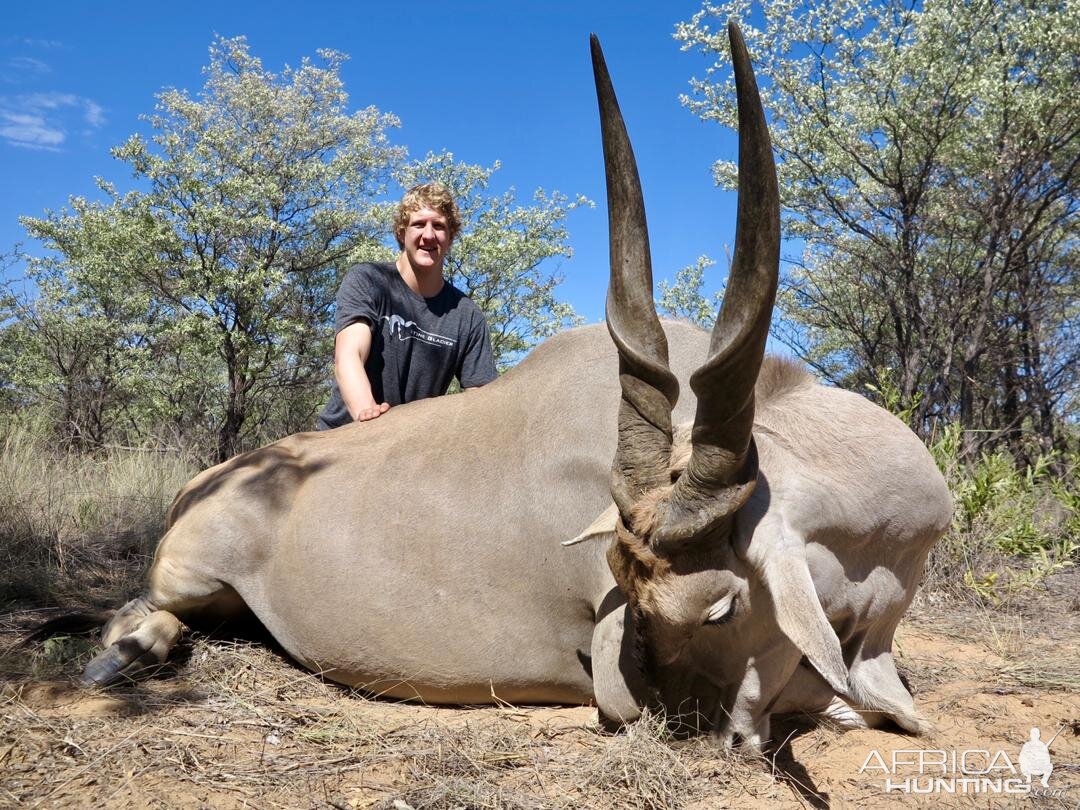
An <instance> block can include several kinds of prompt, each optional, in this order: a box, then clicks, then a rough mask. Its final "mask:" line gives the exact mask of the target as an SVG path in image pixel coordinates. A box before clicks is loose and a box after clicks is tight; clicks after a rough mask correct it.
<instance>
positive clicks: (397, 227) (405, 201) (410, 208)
mask: <svg viewBox="0 0 1080 810" xmlns="http://www.w3.org/2000/svg"><path fill="white" fill-rule="evenodd" d="M421 208H430V209H431V210H432V211H438V212H439V213H440V214H442V215H443V216H444V217H446V227H447V228H448V229H449V233H450V241H451V242H453V241H454V237H455V236H457V235H458V231H460V230H461V212H460V211H459V210H458V207H457V203H455V202H454V197H453V195H452V194H451V193H450V189H448V188H447V187H446V186H444V185H443V184H442V183H421V184H420V185H418V186H413V187H412V188H410V189H409V190H408V191H406V192H405V196H404V197H402V198H401V202H400V203H398V209H397V216H395V217H394V238H395V239H397V243H398V247H399V248H404V247H405V228H407V227H408V225H409V217H410V216H412V214H413V213H414V212H415V211H419V210H420V209H421Z"/></svg>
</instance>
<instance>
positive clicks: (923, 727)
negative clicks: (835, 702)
mask: <svg viewBox="0 0 1080 810" xmlns="http://www.w3.org/2000/svg"><path fill="white" fill-rule="evenodd" d="M894 630H895V627H892V628H889V629H888V632H887V633H879V634H877V635H876V637H871V636H869V634H868V635H867V637H866V638H864V639H861V640H853V641H855V642H856V644H857V646H856V648H855V650H854V655H853V656H852V657H851V664H850V671H851V675H850V683H851V691H852V693H853V694H854V696H855V697H856V698H858V701H859V706H858V708H859V709H861V710H863V711H860V712H859V714H860V715H862V717H863V719H864V720H866V722H867V724H868V725H870V726H871V727H877V726H880V725H881V724H882V723H883V722H884V721H885V720H892V721H893V722H894V723H896V725H898V726H900V728H902V729H904V730H905V731H909V732H911V733H912V734H916V735H921V734H928V733H929V732H931V731H932V730H933V726H932V725H931V723H930V722H929V721H928V720H927V719H926V718H924V717H923V716H922V715H921V714H919V712H918V710H917V709H916V708H915V701H914V699H913V698H912V697H911V693H910V692H909V691H908V690H907V687H905V686H904V684H903V682H902V681H901V680H900V675H899V674H898V673H897V671H896V661H895V660H894V659H893V655H892V637H893V632H894ZM847 646H848V645H845V648H847ZM844 653H845V657H847V655H848V649H845V650H844Z"/></svg>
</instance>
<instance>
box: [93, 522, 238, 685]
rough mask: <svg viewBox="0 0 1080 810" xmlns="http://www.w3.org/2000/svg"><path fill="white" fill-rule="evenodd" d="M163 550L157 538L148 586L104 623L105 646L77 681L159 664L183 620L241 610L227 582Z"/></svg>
mask: <svg viewBox="0 0 1080 810" xmlns="http://www.w3.org/2000/svg"><path fill="white" fill-rule="evenodd" d="M166 539H168V537H166ZM167 552H168V546H167V545H166V542H165V541H163V542H162V545H161V548H160V549H159V550H158V556H157V559H155V561H154V565H153V567H152V568H151V569H150V586H149V587H148V588H147V590H146V591H145V592H144V593H143V594H142V595H141V596H139V597H137V598H135V599H132V600H131V601H130V602H128V603H127V604H126V605H124V606H123V607H122V608H120V610H118V611H117V613H116V615H115V616H113V618H112V619H111V620H110V621H109V623H108V624H106V625H105V629H104V630H103V631H102V637H101V641H102V645H103V646H104V647H105V649H104V650H103V651H102V652H100V653H98V654H97V655H96V656H94V658H93V659H92V660H91V661H90V663H88V664H87V665H86V668H85V669H84V670H83V674H82V678H81V679H80V682H81V683H82V684H83V685H85V686H107V685H108V684H111V683H115V682H117V681H119V680H124V679H131V678H134V677H136V676H137V675H139V674H142V673H144V672H146V670H148V669H150V668H153V667H156V666H160V665H161V664H163V663H165V660H166V658H168V655H169V653H170V652H171V651H172V649H173V647H174V646H176V642H178V641H179V640H180V637H181V635H182V634H183V631H184V622H185V621H187V620H190V619H192V618H195V617H199V618H209V617H212V618H215V619H220V620H224V619H230V618H237V617H239V616H243V615H246V614H247V612H248V611H247V607H246V605H245V604H244V602H243V600H242V599H241V598H240V596H239V594H237V593H236V591H235V590H233V589H232V587H231V586H229V585H228V584H226V583H224V582H222V581H221V580H220V579H217V578H216V577H213V576H210V575H209V574H208V573H207V572H206V571H205V569H204V567H203V566H202V565H199V564H198V563H189V562H187V561H182V560H178V559H177V555H175V554H169V553H167ZM182 556H184V557H186V558H187V559H188V560H191V559H192V558H193V555H182ZM195 559H197V558H195Z"/></svg>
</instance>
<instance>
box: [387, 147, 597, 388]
mask: <svg viewBox="0 0 1080 810" xmlns="http://www.w3.org/2000/svg"><path fill="white" fill-rule="evenodd" d="M499 166H500V164H499V162H498V161H496V162H495V164H494V165H493V166H491V167H490V168H484V167H483V166H475V165H471V164H468V163H461V162H457V161H455V160H454V156H453V154H451V153H449V152H444V153H442V154H438V155H435V154H428V156H427V157H426V158H425V159H424V160H421V161H417V162H414V163H411V164H408V165H406V166H404V167H402V168H401V169H400V170H399V172H398V174H397V177H398V181H399V182H400V184H401V185H402V186H403V187H405V188H409V187H411V186H413V185H415V184H417V183H421V182H440V183H442V184H444V185H445V186H446V187H447V188H449V189H450V191H451V193H453V195H454V198H455V200H456V201H457V204H458V207H459V208H460V209H461V217H462V222H463V225H462V230H461V233H460V234H459V235H458V236H457V238H456V239H455V240H454V245H453V247H452V248H451V250H450V254H449V255H448V256H447V258H446V261H445V263H444V266H443V270H444V273H445V275H446V277H447V278H448V279H449V280H450V281H451V283H453V284H454V285H456V286H457V287H458V288H460V289H461V290H462V291H464V292H465V293H466V294H467V295H468V296H469V297H470V298H472V300H473V301H475V302H476V304H477V305H478V306H479V307H480V309H481V310H483V312H484V315H485V317H486V318H487V322H488V330H489V331H490V333H491V347H492V351H493V353H494V355H495V361H496V363H497V364H498V365H499V367H500V368H506V367H507V366H508V365H512V364H513V363H514V362H516V361H517V360H519V359H520V358H521V357H522V355H523V354H524V353H525V352H526V351H527V350H528V349H529V348H531V347H532V346H533V345H535V344H536V343H538V342H539V341H540V340H542V339H544V338H546V337H549V336H550V335H553V334H554V333H555V332H557V331H559V330H560V329H563V328H566V327H567V326H572V325H574V324H576V323H578V322H580V319H579V318H578V317H577V316H576V315H575V314H574V310H573V309H572V308H571V307H570V305H569V304H566V303H563V302H560V301H558V300H557V299H556V298H555V287H556V286H557V285H558V284H559V283H560V282H561V281H562V276H560V275H559V274H558V272H557V271H555V270H549V269H548V265H547V264H545V262H547V261H548V260H550V259H553V258H555V257H557V256H565V257H567V258H569V257H570V256H571V255H572V254H573V251H572V249H571V248H570V244H569V238H570V237H569V233H568V231H567V229H566V224H565V220H566V215H567V214H568V213H569V212H570V211H573V210H574V209H576V208H578V207H579V206H582V205H588V206H591V205H592V203H591V202H590V201H589V200H587V199H586V198H585V197H581V196H578V197H576V198H573V199H571V198H569V197H567V196H566V195H564V194H560V193H559V192H557V191H556V192H552V193H551V194H547V193H545V192H544V190H543V189H537V190H536V192H535V193H534V195H533V204H532V205H520V204H518V202H517V200H516V197H515V194H514V190H513V189H510V190H508V191H506V192H504V193H502V194H497V195H492V194H490V193H489V191H488V185H489V183H490V181H491V176H492V175H493V174H494V173H495V172H496V171H498V169H499Z"/></svg>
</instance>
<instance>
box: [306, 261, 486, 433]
mask: <svg viewBox="0 0 1080 810" xmlns="http://www.w3.org/2000/svg"><path fill="white" fill-rule="evenodd" d="M360 321H363V322H364V323H366V324H367V325H368V326H370V327H371V336H372V341H371V353H370V354H369V355H368V359H367V362H366V363H365V364H364V370H365V371H366V372H367V375H368V380H369V381H370V382H371V393H372V395H373V396H374V397H375V401H376V402H388V403H390V405H402V404H404V403H406V402H412V401H414V400H417V399H426V398H427V397H437V396H441V395H443V394H445V393H446V389H447V388H449V387H450V381H451V380H452V379H453V378H454V377H457V379H458V381H459V382H460V383H461V387H462V388H473V387H475V386H478V385H484V384H486V383H489V382H491V381H492V380H494V379H495V378H496V377H497V376H498V373H497V372H496V370H495V361H494V360H493V359H492V354H491V340H490V338H489V337H488V330H487V323H486V322H485V321H484V315H483V313H482V312H480V308H479V307H477V306H476V304H474V303H473V302H472V300H471V299H470V298H469V297H468V296H467V295H465V293H463V292H462V291H461V290H459V289H458V288H457V287H455V286H453V285H452V284H450V283H449V282H447V283H445V284H443V288H442V290H440V291H439V294H438V295H436V296H435V297H434V298H424V297H423V296H421V295H418V294H417V293H415V292H413V291H412V290H411V289H410V288H409V285H408V284H406V283H405V281H404V279H402V278H401V275H400V274H399V273H398V271H397V267H396V266H394V265H393V264H382V263H367V264H359V265H357V266H356V267H353V268H352V269H351V270H349V272H348V273H347V274H346V275H345V279H344V281H342V282H341V289H339V290H338V295H337V316H336V318H335V321H334V330H335V332H340V331H341V330H342V329H344V328H345V327H347V326H351V325H352V324H354V323H357V322H360ZM350 422H352V417H351V416H349V411H348V409H347V408H346V407H345V402H344V401H343V400H342V398H341V391H340V390H339V389H338V385H337V381H336V380H335V381H333V382H332V383H331V391H330V401H329V402H328V403H327V404H326V407H325V408H323V410H322V413H320V414H319V419H318V425H317V426H318V428H319V430H326V429H328V428H334V427H340V426H341V425H347V424H349V423H350Z"/></svg>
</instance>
